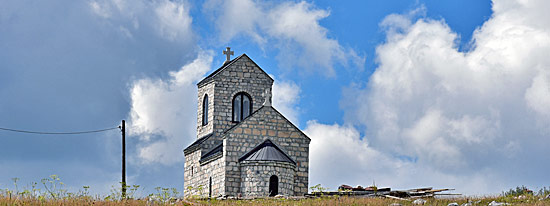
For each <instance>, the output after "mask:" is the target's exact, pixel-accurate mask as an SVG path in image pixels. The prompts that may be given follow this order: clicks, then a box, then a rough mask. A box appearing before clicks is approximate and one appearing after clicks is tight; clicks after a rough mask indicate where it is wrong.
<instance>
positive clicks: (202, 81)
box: [197, 54, 273, 86]
mask: <svg viewBox="0 0 550 206" xmlns="http://www.w3.org/2000/svg"><path fill="white" fill-rule="evenodd" d="M243 57H246V58H248V59H250V61H251V62H252V63H254V65H255V66H256V67H258V69H260V71H262V72H263V73H264V74H265V75H266V76H267V77H268V78H269V79H271V81H273V78H271V77H270V76H269V75H268V74H267V73H266V72H265V71H264V70H263V69H262V68H261V67H260V66H258V64H256V62H254V61H253V60H252V59H251V58H250V57H248V55H246V54H241V55H240V56H238V57H237V58H235V59H233V60H231V61H229V62H227V63H225V64H223V65H222V66H221V67H220V68H218V69H216V71H214V72H212V73H211V74H210V75H208V76H206V77H205V78H204V79H203V80H201V81H200V82H199V83H197V85H198V86H200V85H202V84H204V83H206V82H208V81H210V80H211V79H212V78H214V77H215V76H216V75H218V74H220V73H221V72H222V71H223V70H224V69H225V68H228V67H229V66H231V65H232V64H233V63H235V62H237V61H238V60H239V59H241V58H243Z"/></svg>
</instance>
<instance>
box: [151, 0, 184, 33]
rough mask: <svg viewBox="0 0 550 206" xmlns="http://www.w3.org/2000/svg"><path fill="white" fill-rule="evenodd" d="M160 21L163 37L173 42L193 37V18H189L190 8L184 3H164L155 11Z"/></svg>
mask: <svg viewBox="0 0 550 206" xmlns="http://www.w3.org/2000/svg"><path fill="white" fill-rule="evenodd" d="M155 13H156V14H157V17H158V19H159V23H160V24H159V25H158V26H159V31H160V32H161V34H162V35H163V36H165V37H166V38H168V39H171V40H177V39H181V38H189V37H190V36H192V35H193V32H192V30H191V23H192V18H191V16H189V8H187V7H185V6H184V5H183V4H182V3H176V2H173V1H164V2H162V3H160V4H159V5H158V7H157V8H156V9H155Z"/></svg>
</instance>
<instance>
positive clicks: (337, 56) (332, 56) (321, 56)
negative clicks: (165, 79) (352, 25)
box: [204, 0, 365, 76]
mask: <svg viewBox="0 0 550 206" xmlns="http://www.w3.org/2000/svg"><path fill="white" fill-rule="evenodd" d="M204 8H205V10H206V11H207V12H211V13H214V17H213V18H214V19H215V21H216V22H217V27H218V30H219V31H220V38H221V40H222V41H223V42H228V41H230V40H231V39H233V38H236V37H239V36H241V35H244V36H246V37H251V38H252V39H253V40H255V42H256V43H258V44H259V45H260V46H261V47H263V48H264V49H267V50H272V48H271V47H273V46H275V47H276V48H277V49H279V50H280V52H279V54H278V56H277V58H278V61H279V64H280V67H281V68H284V69H287V71H292V70H293V69H291V68H293V67H301V68H305V69H307V71H309V72H313V71H315V72H321V73H322V74H324V75H326V76H333V75H335V71H334V65H336V64H341V65H344V66H348V64H349V62H351V63H352V64H354V66H357V67H359V68H362V67H363V64H364V62H365V59H364V57H361V56H359V55H357V53H356V52H355V51H354V50H352V49H349V48H345V47H343V46H342V45H340V43H339V42H338V41H337V40H335V39H332V38H329V37H328V30H327V29H326V28H325V27H323V26H321V25H320V24H319V21H320V20H321V19H324V18H326V17H328V16H329V14H330V12H329V11H328V10H323V9H318V8H315V6H314V5H313V4H310V3H307V2H304V1H302V2H298V3H294V2H284V3H281V4H278V5H271V4H269V3H260V2H255V1H252V0H232V1H219V0H210V1H207V2H206V3H205V5H204ZM243 10H245V11H247V12H242V11H243Z"/></svg>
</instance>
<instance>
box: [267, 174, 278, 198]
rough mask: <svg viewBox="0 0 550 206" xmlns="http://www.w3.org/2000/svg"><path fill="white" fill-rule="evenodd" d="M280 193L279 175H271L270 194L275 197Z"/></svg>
mask: <svg viewBox="0 0 550 206" xmlns="http://www.w3.org/2000/svg"><path fill="white" fill-rule="evenodd" d="M277 194H279V178H278V177H277V175H271V177H270V178H269V196H270V197H273V196H275V195H277Z"/></svg>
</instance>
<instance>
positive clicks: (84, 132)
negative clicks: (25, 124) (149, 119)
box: [0, 127, 120, 135]
mask: <svg viewBox="0 0 550 206" xmlns="http://www.w3.org/2000/svg"><path fill="white" fill-rule="evenodd" d="M119 128H120V127H113V128H106V129H98V130H89V131H77V132H38V131H28V130H20V129H9V128H2V127H0V130H5V131H10V132H20V133H28V134H57V135H71V134H88V133H98V132H105V131H109V130H114V129H119Z"/></svg>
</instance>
